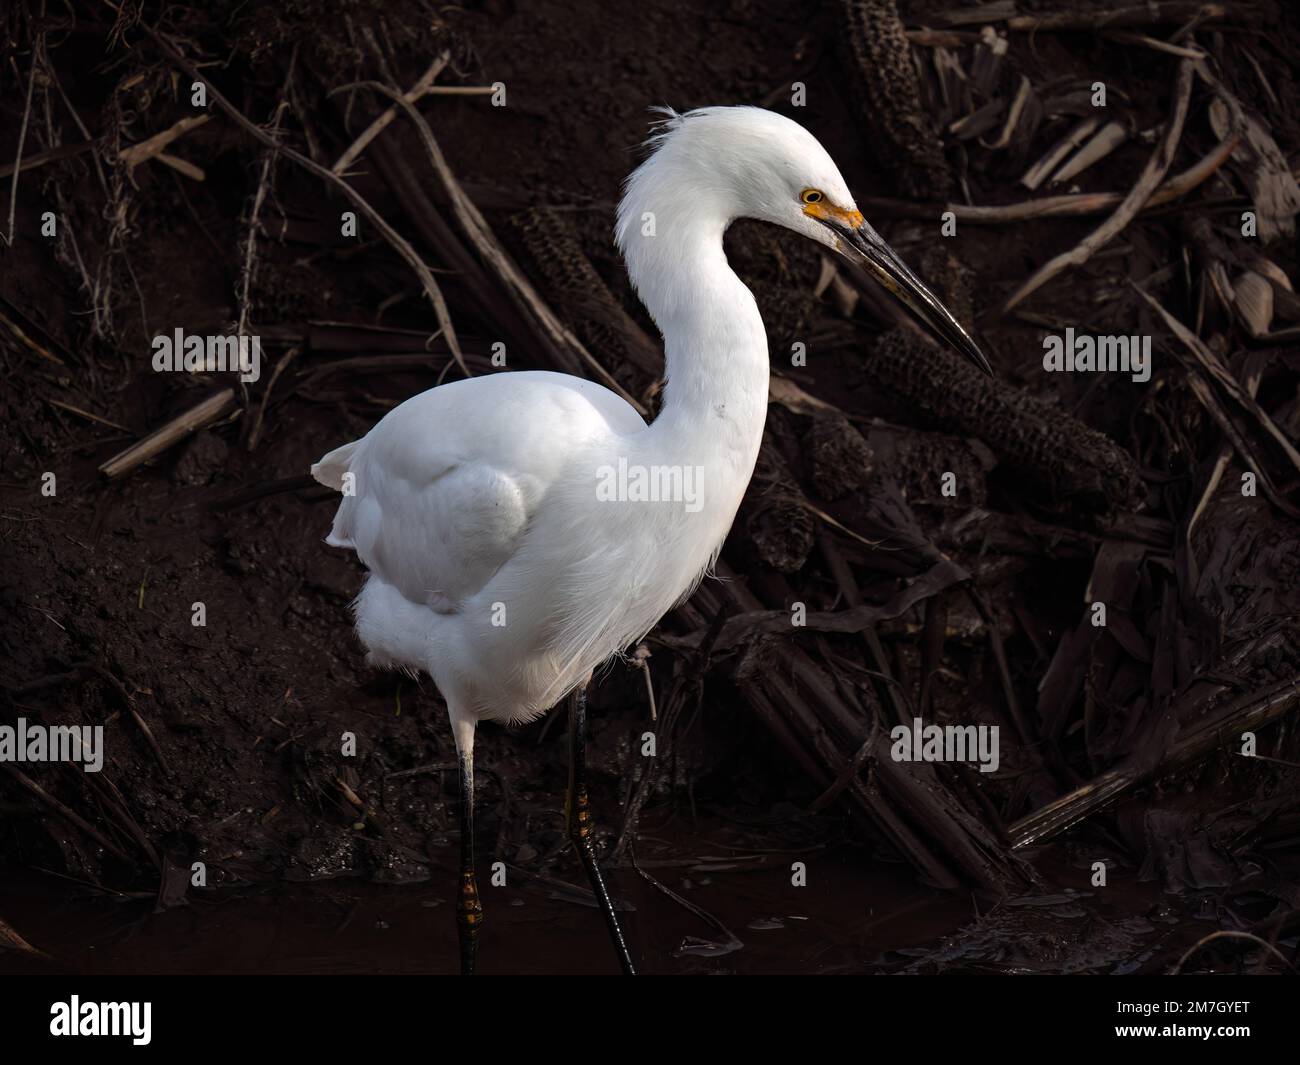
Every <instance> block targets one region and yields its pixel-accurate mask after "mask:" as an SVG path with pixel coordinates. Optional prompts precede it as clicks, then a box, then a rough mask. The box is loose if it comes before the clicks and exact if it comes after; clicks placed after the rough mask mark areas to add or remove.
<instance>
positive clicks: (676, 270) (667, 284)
mask: <svg viewBox="0 0 1300 1065" xmlns="http://www.w3.org/2000/svg"><path fill="white" fill-rule="evenodd" d="M661 188H662V187H661ZM639 191H640V192H641V195H640V196H639V197H638V198H637V202H635V203H625V204H624V208H625V210H624V212H622V215H623V217H625V218H626V219H627V220H628V222H629V223H630V224H632V225H635V226H638V227H644V226H645V225H646V223H645V222H644V221H643V219H644V217H645V216H646V215H647V214H649V215H652V216H653V219H654V222H653V225H654V229H653V235H650V234H648V233H646V232H643V230H642V228H638V229H637V230H636V231H635V232H634V233H630V234H625V236H624V239H623V241H622V242H621V243H622V245H623V249H624V254H625V256H626V258H627V265H628V273H629V274H630V275H631V277H632V280H633V282H634V284H635V285H636V288H637V292H638V294H639V295H640V297H641V299H642V301H643V302H644V303H645V305H646V307H647V309H648V310H649V311H650V314H651V316H652V317H653V318H654V320H655V323H656V324H657V325H658V326H659V329H660V331H661V332H662V333H663V338H664V352H665V356H666V360H667V384H666V386H665V390H664V402H663V407H662V410H661V412H660V414H659V416H658V418H656V419H655V421H654V423H653V425H651V427H650V429H649V430H648V432H647V433H646V434H645V444H646V446H647V449H648V450H649V452H650V454H651V456H653V458H652V461H658V462H665V463H681V464H683V465H692V466H702V467H703V469H704V477H705V484H706V490H705V498H706V501H707V506H708V509H709V510H711V511H712V512H713V514H714V515H715V516H716V517H717V518H718V519H719V520H720V521H725V524H726V525H728V526H729V525H730V522H731V519H732V517H734V515H735V510H736V507H737V506H738V505H739V503H740V499H741V496H743V494H744V490H745V487H746V486H747V485H748V483H749V478H750V475H751V474H752V473H753V469H754V462H755V460H756V459H757V457H758V449H759V445H760V444H761V442H762V438H763V423H764V421H765V419H766V417H767V390H768V374H769V366H768V351H767V334H766V332H765V331H764V329H763V320H762V318H761V317H760V315H759V312H758V306H757V304H755V302H754V297H753V295H752V294H751V293H750V291H749V289H748V288H747V287H746V286H745V284H744V283H743V282H742V281H741V280H740V278H738V277H737V276H736V274H735V272H734V271H733V270H732V269H731V267H730V265H729V264H728V263H727V257H726V254H725V253H724V252H723V248H722V235H723V232H724V231H725V229H726V226H727V223H728V221H729V219H728V218H727V217H726V213H725V211H723V210H720V209H718V208H717V206H716V205H712V204H710V203H709V202H707V201H705V200H697V201H694V202H689V203H682V202H680V200H681V197H680V196H674V195H672V194H671V190H663V191H664V192H665V193H668V194H667V195H660V194H658V193H659V192H660V190H659V189H656V188H653V187H652V188H644V187H643V188H642V189H641V190H639ZM724 532H725V529H724Z"/></svg>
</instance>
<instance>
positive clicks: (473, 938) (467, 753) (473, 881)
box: [451, 714, 483, 976]
mask: <svg viewBox="0 0 1300 1065" xmlns="http://www.w3.org/2000/svg"><path fill="white" fill-rule="evenodd" d="M474 725H475V721H474V719H473V718H468V719H467V718H458V716H457V715H455V714H453V715H452V722H451V729H452V732H453V733H454V734H455V737H456V753H457V755H458V756H459V759H460V886H459V891H458V893H457V896H456V928H457V932H458V938H459V939H460V974H461V976H473V975H474V966H475V963H476V962H477V960H478V930H479V926H480V925H481V924H482V923H483V905H482V903H480V902H479V898H478V879H477V877H476V876H475V874H474Z"/></svg>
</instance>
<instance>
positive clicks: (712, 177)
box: [618, 107, 992, 374]
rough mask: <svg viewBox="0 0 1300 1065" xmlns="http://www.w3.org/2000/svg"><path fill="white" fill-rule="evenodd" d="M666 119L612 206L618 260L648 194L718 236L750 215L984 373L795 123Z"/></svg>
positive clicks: (751, 115)
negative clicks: (812, 246) (859, 269)
mask: <svg viewBox="0 0 1300 1065" xmlns="http://www.w3.org/2000/svg"><path fill="white" fill-rule="evenodd" d="M668 115H669V117H668V118H667V120H666V121H665V122H664V123H663V124H662V126H661V128H660V130H659V131H658V132H657V133H656V135H655V136H654V138H652V142H651V143H652V144H653V145H654V146H655V152H654V154H653V155H652V156H651V157H650V159H648V160H647V161H646V163H644V164H643V165H642V166H641V167H640V168H639V169H638V170H637V171H636V172H635V173H633V175H632V176H631V177H630V178H629V179H628V184H627V193H626V195H625V196H624V198H623V201H622V203H621V204H620V207H619V219H618V240H619V244H620V246H621V247H622V248H623V250H624V253H625V254H629V255H630V253H631V250H632V249H631V247H630V245H631V243H632V241H631V235H632V233H633V230H634V227H635V225H636V224H637V221H638V219H637V218H636V214H637V212H638V210H639V209H640V207H641V206H643V205H644V204H645V202H647V200H648V197H647V196H646V195H645V193H646V192H647V191H648V189H649V187H654V188H655V189H661V188H664V187H671V188H672V189H674V190H675V193H674V195H676V196H680V197H686V198H687V199H688V200H689V202H690V206H691V210H690V217H692V218H694V219H700V218H707V219H710V220H711V224H713V225H718V226H720V227H721V228H723V229H725V228H726V226H727V225H729V224H730V223H731V222H732V221H734V220H735V219H737V218H756V219H758V220H760V221H763V222H771V223H774V224H775V225H779V226H784V227H785V228H786V229H792V230H794V231H795V232H796V233H801V234H803V235H804V236H805V237H808V238H809V239H810V240H814V241H816V242H817V243H819V244H822V245H824V246H826V247H827V248H830V249H831V250H833V251H835V252H837V253H838V254H840V255H843V256H845V257H846V258H848V259H850V260H852V261H854V262H857V263H859V264H860V265H861V266H863V267H864V268H865V269H866V270H867V272H868V273H870V274H871V276H872V277H874V278H875V279H876V280H877V281H878V282H880V284H881V285H883V286H884V287H885V289H887V290H888V291H889V292H890V293H891V294H892V295H893V296H894V297H895V298H897V299H898V300H899V302H900V303H902V304H903V305H904V306H905V307H906V308H907V309H908V310H909V311H910V312H911V313H912V314H913V315H914V316H915V317H916V318H917V319H918V320H919V321H920V322H921V323H922V324H923V325H924V326H925V327H926V328H928V329H929V330H930V331H931V332H933V333H934V334H935V335H936V336H938V337H939V338H940V339H941V340H943V341H945V342H946V343H948V344H950V345H951V346H952V347H953V348H955V349H956V350H957V351H959V352H960V353H961V354H962V355H964V356H966V358H968V359H970V360H971V361H972V362H973V363H975V365H976V366H978V367H979V368H980V369H981V370H983V371H984V372H985V373H988V374H991V373H992V370H991V368H990V367H989V363H988V360H987V359H985V357H984V355H983V354H982V353H981V352H980V350H979V348H978V347H977V346H976V344H975V342H974V341H973V340H972V339H971V338H970V336H969V335H968V334H967V332H966V330H965V329H963V328H962V327H961V325H960V324H959V323H958V322H957V320H956V319H955V318H954V317H953V316H952V314H951V313H950V312H949V311H948V309H947V308H946V307H944V305H943V304H942V303H941V302H940V301H939V299H938V297H937V296H935V294H934V293H933V292H931V291H930V289H929V288H928V287H927V286H926V285H925V284H924V283H923V282H922V281H921V280H920V278H918V277H917V276H916V275H915V274H914V273H913V272H912V271H911V270H910V269H909V268H908V267H907V265H906V264H905V263H904V262H903V261H902V259H900V258H899V257H898V255H897V253H895V252H894V250H893V249H892V248H890V247H889V245H888V244H886V243H885V241H884V240H883V239H882V238H881V236H880V234H879V233H877V232H876V231H875V229H873V228H872V227H871V225H870V223H868V222H867V221H866V219H864V218H863V217H862V214H861V212H860V211H859V210H858V208H857V206H856V205H855V204H854V202H853V195H852V193H850V192H849V187H848V184H847V183H846V182H845V180H844V177H843V175H841V174H840V171H839V167H837V166H836V165H835V161H834V160H833V159H831V157H830V155H829V153H828V152H827V151H826V149H825V148H823V147H822V146H821V143H820V142H819V141H818V140H817V138H816V137H814V136H813V135H812V134H811V133H809V132H808V131H807V130H806V129H804V128H803V127H802V126H801V125H799V124H798V123H797V122H794V121H792V120H791V119H789V118H786V117H785V116H784V115H778V114H777V113H776V112H774V111H766V110H764V109H762V108H759V107H704V108H700V109H699V110H696V111H688V112H687V113H685V114H682V115H679V114H676V113H674V112H671V111H670V112H668ZM639 186H644V188H639ZM677 206H678V205H677V204H674V203H672V202H671V201H670V202H668V203H666V204H664V205H663V208H664V210H666V211H667V212H668V213H670V215H677V211H676V210H675V208H676V207H677Z"/></svg>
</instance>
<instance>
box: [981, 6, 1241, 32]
mask: <svg viewBox="0 0 1300 1065" xmlns="http://www.w3.org/2000/svg"><path fill="white" fill-rule="evenodd" d="M1227 17H1228V8H1227V5H1225V4H1201V3H1187V2H1184V0H1168V2H1163V3H1162V2H1158V0H1155V2H1152V3H1147V4H1133V5H1132V6H1130V7H1120V8H1115V9H1114V10H1111V11H1069V12H1062V13H1060V14H1056V15H1015V16H1013V17H1012V18H1009V19H1007V29H1009V30H1013V31H1015V32H1018V33H1038V32H1042V31H1044V30H1061V31H1067V32H1068V31H1071V30H1104V29H1110V28H1111V27H1115V26H1152V25H1156V24H1158V23H1162V22H1186V21H1187V20H1189V19H1195V20H1197V21H1198V22H1207V21H1211V20H1214V19H1222V18H1227Z"/></svg>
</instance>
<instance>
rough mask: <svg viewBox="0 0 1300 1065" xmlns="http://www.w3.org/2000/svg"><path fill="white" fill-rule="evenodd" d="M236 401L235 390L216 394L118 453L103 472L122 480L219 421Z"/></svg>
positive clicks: (106, 463) (224, 390)
mask: <svg viewBox="0 0 1300 1065" xmlns="http://www.w3.org/2000/svg"><path fill="white" fill-rule="evenodd" d="M234 401H235V390H234V389H233V388H223V389H222V390H221V391H220V392H215V393H213V394H212V395H210V396H208V398H207V399H205V400H204V401H203V402H202V403H199V404H198V405H197V406H194V407H191V408H190V409H189V410H187V411H186V412H185V413H184V414H181V415H179V416H177V417H175V418H173V419H172V420H171V421H169V422H167V424H165V425H161V426H159V427H158V428H157V429H155V430H154V431H153V432H152V433H150V434H149V435H148V436H146V437H145V438H144V439H143V440H139V441H137V442H136V443H134V444H132V445H131V446H130V447H128V448H127V449H126V450H125V451H120V452H118V453H117V454H116V455H114V456H113V457H112V458H111V459H109V460H108V461H107V462H105V463H104V464H103V465H101V466H100V467H99V472H100V473H102V474H104V476H106V477H121V476H122V474H124V473H128V472H130V471H131V470H133V469H135V468H136V467H137V466H139V465H140V464H141V463H144V462H148V461H149V460H150V459H151V458H153V457H154V456H155V455H160V454H162V452H164V451H166V450H167V449H168V448H169V447H171V446H172V445H173V444H177V443H179V442H180V441H181V440H184V439H185V437H187V436H189V435H190V434H191V433H193V432H197V431H198V430H199V429H202V428H203V427H204V426H205V425H209V424H211V423H212V422H214V421H216V420H217V419H218V418H220V417H221V415H223V414H224V413H225V412H226V409H227V408H228V407H229V406H230V405H231V404H232V403H234Z"/></svg>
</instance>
